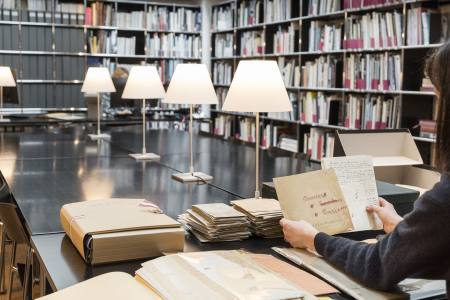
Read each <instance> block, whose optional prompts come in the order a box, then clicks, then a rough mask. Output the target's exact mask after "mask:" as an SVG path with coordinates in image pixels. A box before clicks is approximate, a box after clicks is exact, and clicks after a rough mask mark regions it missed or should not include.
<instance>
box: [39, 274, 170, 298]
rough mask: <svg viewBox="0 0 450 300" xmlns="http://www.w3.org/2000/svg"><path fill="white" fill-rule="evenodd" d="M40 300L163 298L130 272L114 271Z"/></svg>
mask: <svg viewBox="0 0 450 300" xmlns="http://www.w3.org/2000/svg"><path fill="white" fill-rule="evenodd" d="M39 299H40V300H80V299H83V300H99V299H108V300H124V299H133V300H161V298H160V297H159V296H158V295H157V294H155V293H154V292H153V291H152V290H150V289H148V288H147V287H145V286H144V285H142V284H141V283H139V282H138V281H136V280H135V279H134V278H133V277H131V276H130V275H129V274H126V273H122V272H113V273H107V274H103V275H100V276H97V277H94V278H92V279H89V280H86V281H84V282H81V283H79V284H77V285H74V286H71V287H68V288H66V289H63V290H61V291H59V292H56V293H53V294H50V295H48V296H45V297H42V298H39Z"/></svg>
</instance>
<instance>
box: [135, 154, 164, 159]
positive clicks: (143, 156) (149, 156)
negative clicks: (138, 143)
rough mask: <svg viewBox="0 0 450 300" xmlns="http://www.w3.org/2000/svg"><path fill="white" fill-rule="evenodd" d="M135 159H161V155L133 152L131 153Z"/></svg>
mask: <svg viewBox="0 0 450 300" xmlns="http://www.w3.org/2000/svg"><path fill="white" fill-rule="evenodd" d="M129 156H131V157H132V158H134V159H135V160H160V159H161V156H159V155H158V154H155V153H133V154H129Z"/></svg>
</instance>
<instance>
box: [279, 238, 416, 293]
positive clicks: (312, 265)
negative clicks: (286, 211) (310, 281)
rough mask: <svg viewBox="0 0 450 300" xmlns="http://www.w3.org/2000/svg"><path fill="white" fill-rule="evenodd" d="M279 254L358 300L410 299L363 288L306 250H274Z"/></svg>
mask: <svg viewBox="0 0 450 300" xmlns="http://www.w3.org/2000/svg"><path fill="white" fill-rule="evenodd" d="M273 250H275V251H276V252H277V253H279V254H281V255H282V256H284V257H286V258H287V259H289V260H291V261H292V262H294V263H296V264H297V265H299V266H302V267H304V268H305V269H307V270H309V271H311V272H313V273H314V274H316V275H318V276H320V277H321V278H323V279H324V280H326V281H328V282H330V283H331V284H333V285H334V286H336V287H337V288H339V289H340V290H342V291H343V292H344V293H346V294H348V295H350V296H352V297H353V298H355V299H357V300H367V299H371V300H392V299H408V296H407V294H405V293H397V294H395V293H386V292H381V291H376V290H373V289H369V288H367V287H365V286H363V285H362V284H361V283H359V282H358V281H356V280H354V279H353V278H351V277H349V276H347V275H346V274H344V273H343V272H341V271H339V270H337V269H336V268H334V267H333V266H332V265H331V264H329V263H328V262H327V261H326V260H325V259H323V258H321V257H318V256H316V255H314V254H312V253H310V252H308V251H306V250H302V249H293V248H276V247H275V248H273Z"/></svg>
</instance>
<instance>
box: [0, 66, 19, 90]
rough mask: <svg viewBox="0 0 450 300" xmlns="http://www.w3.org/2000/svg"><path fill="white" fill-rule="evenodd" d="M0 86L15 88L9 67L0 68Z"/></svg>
mask: <svg viewBox="0 0 450 300" xmlns="http://www.w3.org/2000/svg"><path fill="white" fill-rule="evenodd" d="M0 86H16V81H15V80H14V76H13V74H12V72H11V68H10V67H0Z"/></svg>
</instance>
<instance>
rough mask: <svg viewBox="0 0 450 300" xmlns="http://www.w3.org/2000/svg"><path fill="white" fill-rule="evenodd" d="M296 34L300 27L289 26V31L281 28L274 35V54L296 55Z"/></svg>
mask: <svg viewBox="0 0 450 300" xmlns="http://www.w3.org/2000/svg"><path fill="white" fill-rule="evenodd" d="M296 32H298V27H297V26H296V25H294V24H291V25H289V27H288V28H287V29H284V28H282V27H279V28H278V30H277V32H275V34H274V35H273V53H274V54H286V53H294V52H295V44H296V40H295V36H296V34H295V33H296Z"/></svg>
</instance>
